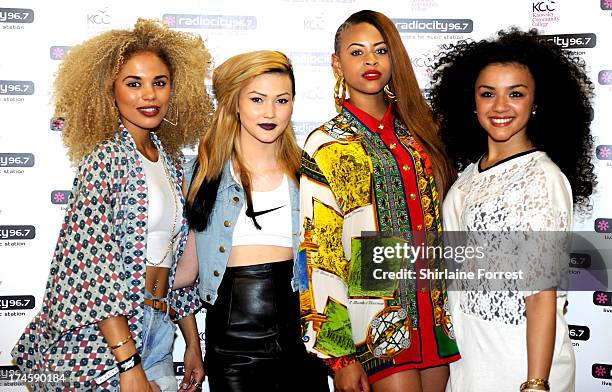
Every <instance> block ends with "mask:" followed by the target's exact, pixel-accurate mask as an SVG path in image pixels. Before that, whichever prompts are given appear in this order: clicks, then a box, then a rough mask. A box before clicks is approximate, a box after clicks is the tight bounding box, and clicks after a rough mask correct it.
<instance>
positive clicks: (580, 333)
mask: <svg viewBox="0 0 612 392" xmlns="http://www.w3.org/2000/svg"><path fill="white" fill-rule="evenodd" d="M567 327H568V329H569V337H570V339H572V340H582V341H587V340H589V339H590V338H591V330H590V329H589V327H587V326H586V325H568V326H567Z"/></svg>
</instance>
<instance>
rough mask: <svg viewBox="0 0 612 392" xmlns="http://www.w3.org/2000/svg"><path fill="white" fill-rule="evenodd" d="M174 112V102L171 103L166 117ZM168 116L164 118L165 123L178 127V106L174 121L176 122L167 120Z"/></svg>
mask: <svg viewBox="0 0 612 392" xmlns="http://www.w3.org/2000/svg"><path fill="white" fill-rule="evenodd" d="M171 111H172V102H170V103H169V104H168V111H167V112H166V116H167V115H168V113H170V112H171ZM166 116H164V118H162V120H164V121H165V122H167V123H168V124H170V125H172V126H173V127H176V125H177V124H178V119H179V112H178V106H176V117H175V119H174V121H172V120H168V119H167V118H166Z"/></svg>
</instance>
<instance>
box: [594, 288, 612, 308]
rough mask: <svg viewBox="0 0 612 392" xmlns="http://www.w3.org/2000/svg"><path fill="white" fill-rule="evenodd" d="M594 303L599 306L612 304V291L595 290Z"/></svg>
mask: <svg viewBox="0 0 612 392" xmlns="http://www.w3.org/2000/svg"><path fill="white" fill-rule="evenodd" d="M593 303H594V304H595V305H597V306H612V292H609V291H594V292H593Z"/></svg>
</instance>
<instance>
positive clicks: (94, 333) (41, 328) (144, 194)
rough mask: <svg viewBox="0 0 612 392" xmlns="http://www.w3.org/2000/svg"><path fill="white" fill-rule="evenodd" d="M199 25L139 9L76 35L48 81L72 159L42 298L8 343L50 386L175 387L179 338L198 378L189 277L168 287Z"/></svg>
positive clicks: (197, 108)
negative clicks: (173, 26)
mask: <svg viewBox="0 0 612 392" xmlns="http://www.w3.org/2000/svg"><path fill="white" fill-rule="evenodd" d="M209 65H210V55H209V53H208V51H207V50H206V48H205V47H204V45H203V42H202V40H201V39H200V38H198V37H195V36H191V35H188V34H185V33H180V32H175V31H172V30H170V29H169V28H168V27H167V26H164V25H163V24H161V23H159V22H156V21H152V20H142V19H139V20H138V22H137V23H136V25H135V27H134V29H132V30H112V31H108V32H105V33H102V34H100V35H98V36H96V37H94V38H91V39H89V40H87V41H85V42H84V43H82V44H81V45H78V46H75V47H74V48H72V49H71V50H70V52H69V54H68V56H67V57H66V59H65V60H64V61H63V63H62V64H61V66H60V69H59V72H58V74H57V78H56V80H55V85H54V93H55V94H54V97H55V114H56V116H58V117H62V118H64V119H65V124H66V125H65V128H64V131H63V135H62V136H63V140H64V144H65V145H66V147H67V148H68V155H69V157H70V159H71V161H72V162H73V164H76V165H78V170H77V175H76V178H75V180H74V188H73V192H72V196H71V199H70V202H69V204H68V209H67V212H66V216H65V218H64V223H63V225H62V228H61V231H60V234H59V239H58V241H57V245H56V248H55V254H54V256H53V260H52V263H51V271H50V276H49V279H48V282H47V288H46V292H45V295H44V297H43V304H42V309H41V311H40V312H39V313H38V315H37V316H36V317H35V318H34V320H32V322H31V323H30V324H28V326H27V327H26V330H25V332H24V334H23V335H22V337H21V339H20V340H19V342H18V344H17V346H16V347H15V349H14V350H13V356H14V357H15V359H16V363H17V365H18V366H19V367H20V368H21V370H22V371H23V372H24V373H40V372H54V373H55V374H57V375H58V379H57V381H59V383H58V384H55V385H53V384H49V383H47V384H39V385H34V387H35V388H42V389H46V390H57V389H60V390H61V389H65V388H68V389H71V390H92V389H93V390H96V391H98V390H112V391H117V390H119V388H121V391H149V390H159V389H161V390H164V391H165V390H169V391H172V390H177V388H178V386H177V383H176V379H175V375H174V369H173V362H172V343H173V338H174V331H175V329H176V327H175V326H174V324H173V322H172V319H174V320H175V321H176V320H178V324H179V326H180V329H181V332H182V333H183V336H184V338H185V341H186V347H187V348H186V351H185V358H184V361H185V368H186V373H185V378H184V380H185V382H188V383H187V384H183V385H182V387H181V389H189V390H195V389H196V388H197V387H198V386H199V384H200V383H201V381H202V380H203V378H204V370H203V364H202V353H201V349H200V343H199V338H198V335H197V328H196V323H195V317H194V311H195V310H196V309H197V308H198V302H197V296H196V295H194V294H193V292H194V290H193V288H184V289H180V290H173V289H172V287H173V282H174V277H175V271H176V267H177V260H179V258H180V256H181V254H182V253H183V249H184V245H185V242H186V239H187V233H188V229H187V224H186V219H185V217H184V212H183V205H184V197H183V194H182V191H181V190H182V183H183V173H182V168H181V160H182V154H181V148H182V147H184V146H189V145H193V144H194V143H195V141H196V137H197V135H198V132H199V131H201V130H202V129H204V128H205V127H206V126H207V125H208V122H209V114H210V112H211V110H212V104H211V101H210V99H209V97H208V96H207V94H206V90H205V87H204V77H205V76H206V73H207V71H208V67H209Z"/></svg>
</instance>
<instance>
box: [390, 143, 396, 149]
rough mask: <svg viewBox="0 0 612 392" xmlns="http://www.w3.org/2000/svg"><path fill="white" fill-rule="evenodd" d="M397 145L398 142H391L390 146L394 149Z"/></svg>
mask: <svg viewBox="0 0 612 392" xmlns="http://www.w3.org/2000/svg"><path fill="white" fill-rule="evenodd" d="M395 147H397V144H395V143H391V145H390V146H389V148H390V149H392V150H395Z"/></svg>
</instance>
